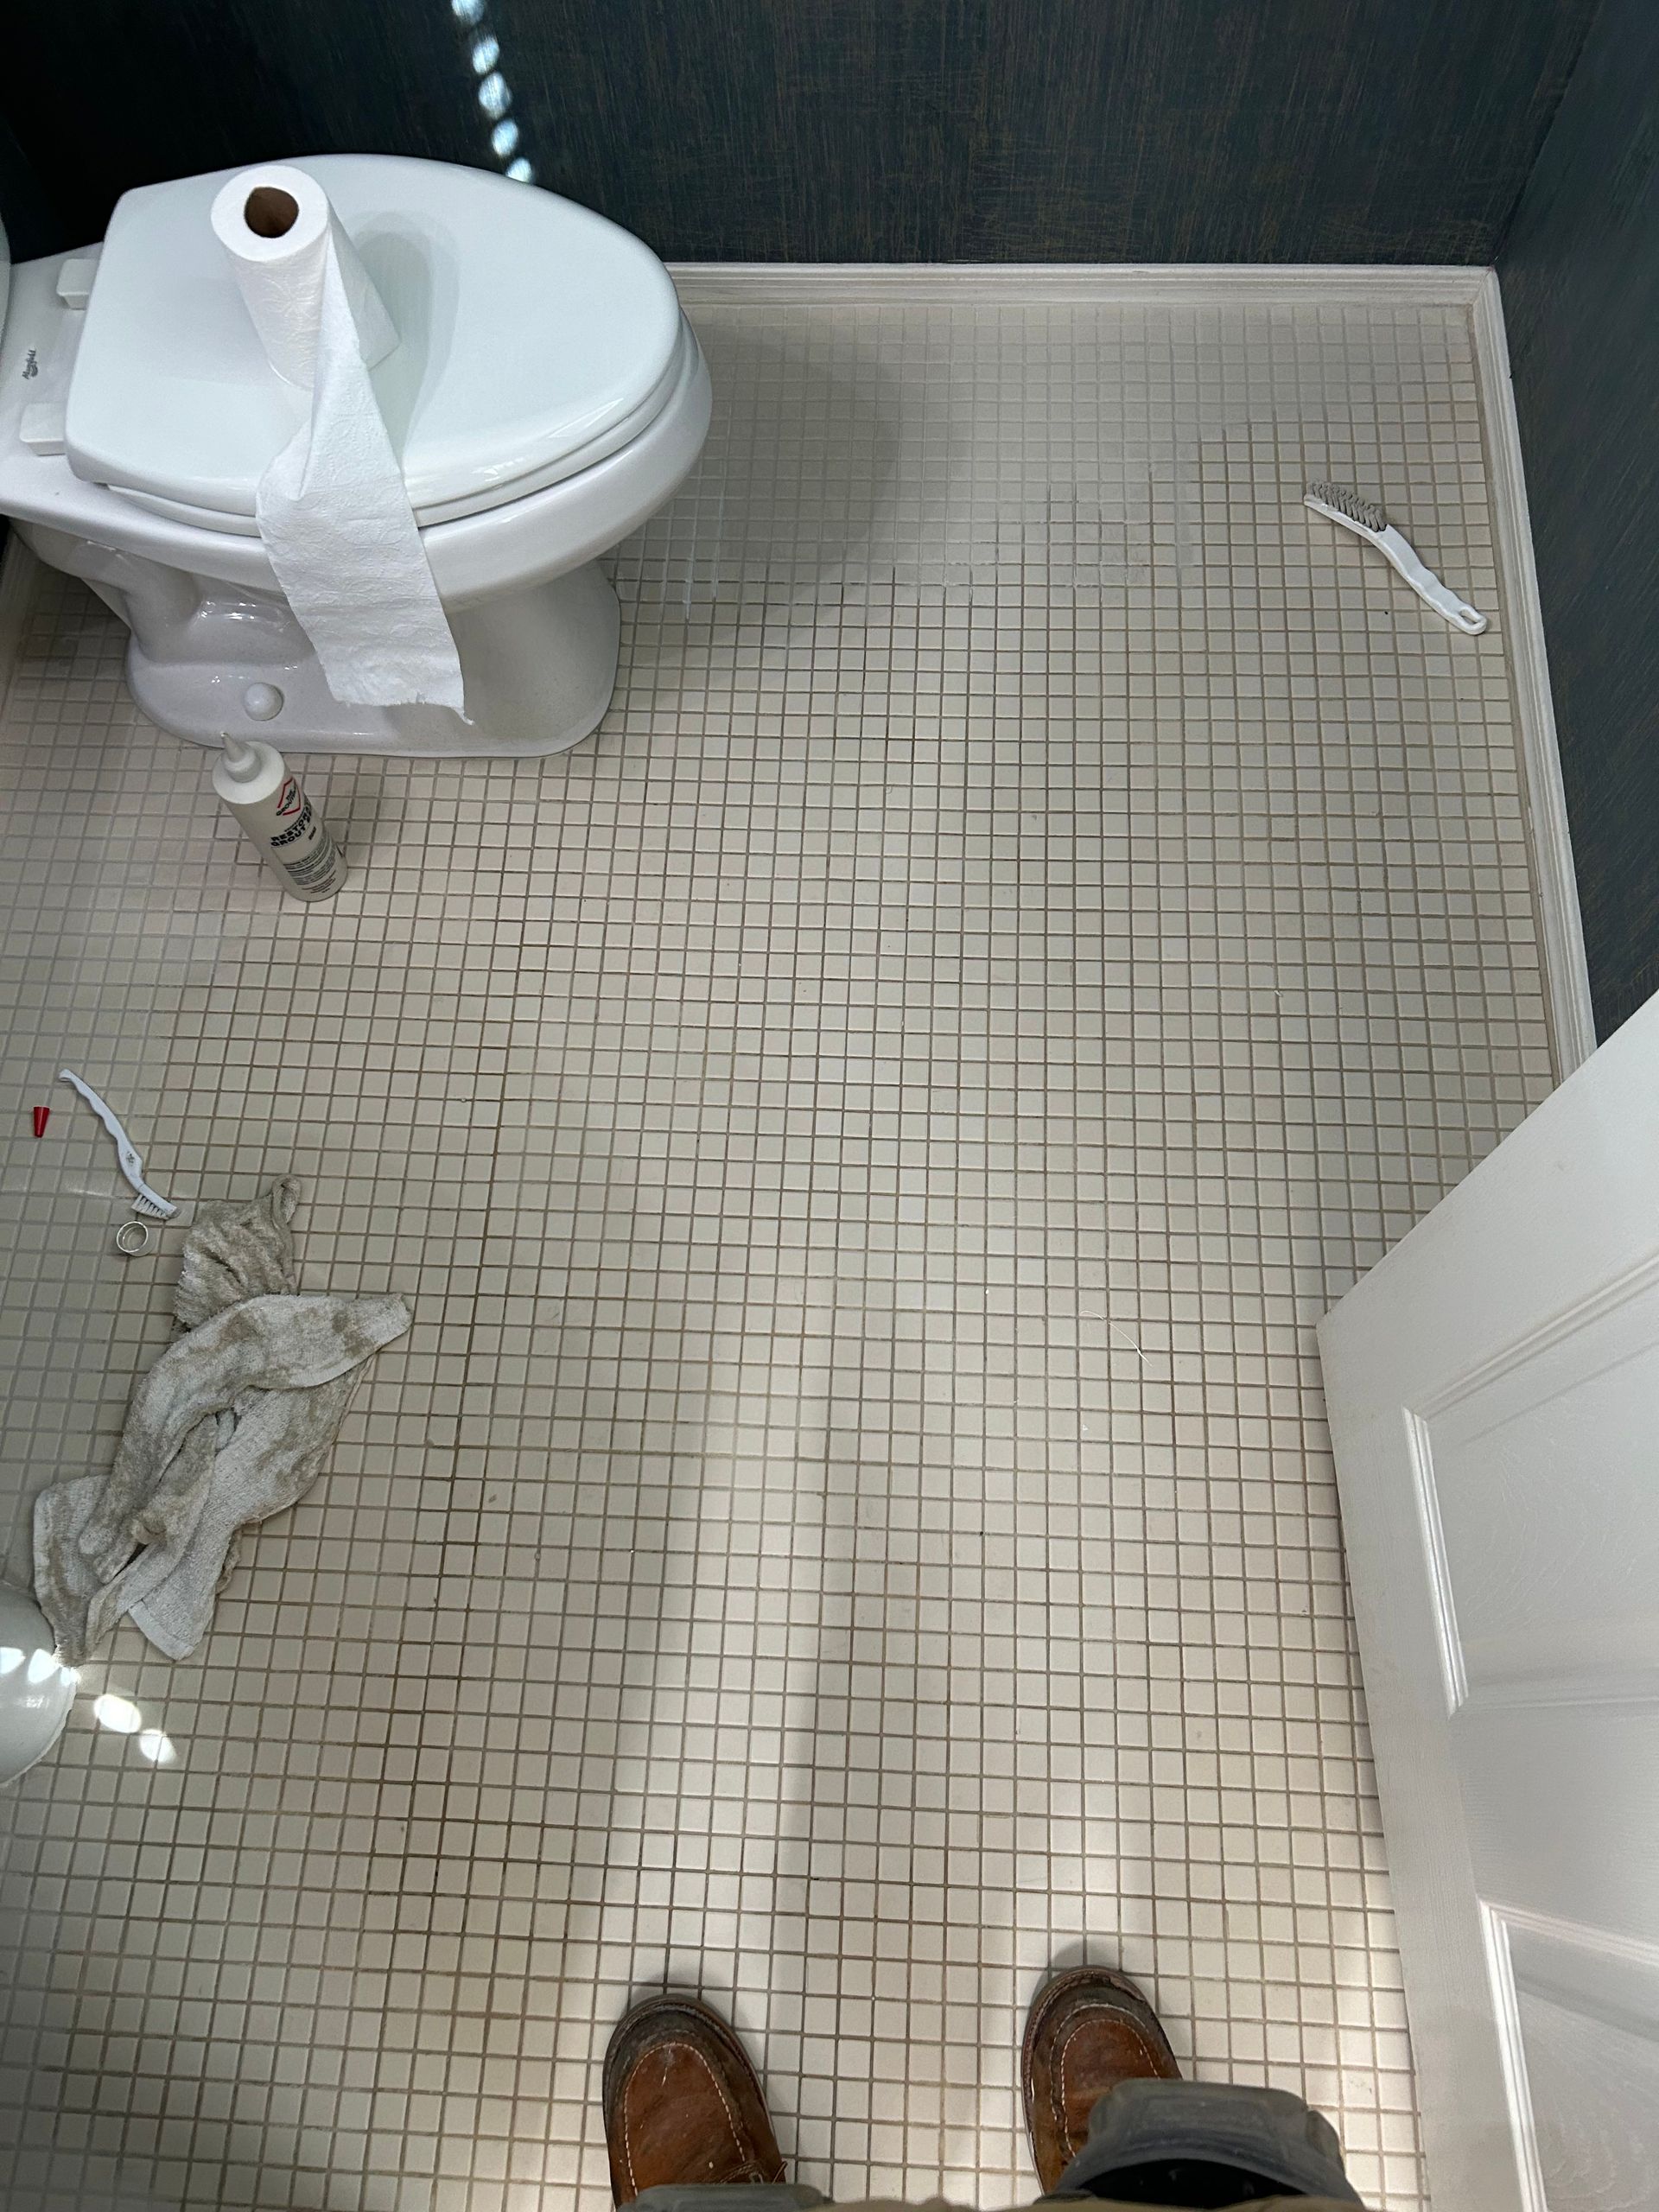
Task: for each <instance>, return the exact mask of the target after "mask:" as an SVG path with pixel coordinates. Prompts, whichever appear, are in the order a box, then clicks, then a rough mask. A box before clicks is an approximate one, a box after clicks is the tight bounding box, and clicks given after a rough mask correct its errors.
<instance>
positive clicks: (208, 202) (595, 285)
mask: <svg viewBox="0 0 1659 2212" xmlns="http://www.w3.org/2000/svg"><path fill="white" fill-rule="evenodd" d="M294 166H295V167H296V168H302V169H305V170H307V171H308V173H309V174H310V175H313V176H314V177H315V179H316V181H318V183H319V184H321V187H322V188H323V190H324V191H325V192H326V193H327V194H328V196H329V199H330V200H332V201H333V203H334V209H335V212H336V213H337V214H338V215H339V217H340V220H341V222H342V223H343V224H344V225H345V227H346V230H347V231H348V232H350V233H351V236H352V238H353V243H354V244H355V245H356V247H357V250H358V253H359V257H360V258H361V259H362V262H363V264H364V266H365V268H366V269H367V270H368V272H369V275H370V276H371V277H372V279H373V280H374V283H375V285H376V287H377V289H378V290H379V292H380V294H381V296H382V297H383V298H384V300H385V303H386V306H387V308H388V310H389V311H390V313H391V319H392V321H393V322H394V323H395V324H396V325H397V329H398V332H399V334H400V335H401V339H402V342H401V344H400V345H399V346H397V348H396V349H395V350H394V351H393V352H392V353H389V354H388V355H387V356H386V358H385V360H383V361H382V362H380V363H379V364H378V366H377V367H376V368H375V370H374V371H373V378H374V387H375V392H376V396H377V397H378V400H379V402H380V408H381V412H382V414H383V415H384V416H385V421H386V427H387V429H389V431H390V432H391V441H392V444H393V447H394V448H395V449H396V450H397V452H398V453H399V454H400V455H401V457H402V461H403V467H404V480H405V482H406V484H407V485H408V487H409V494H410V504H411V505H412V506H413V507H414V509H415V512H416V516H417V518H420V519H421V520H422V521H423V522H425V521H435V520H442V519H444V518H446V517H447V516H448V515H450V514H454V513H467V512H476V511H478V510H479V509H480V507H486V506H490V505H499V504H502V503H505V501H506V500H508V499H513V498H516V497H517V496H518V491H519V489H521V488H524V486H526V484H533V485H536V486H539V485H541V484H544V483H547V482H550V481H555V480H557V479H558V478H559V477H561V476H563V475H569V474H575V472H576V471H577V470H578V469H580V468H584V467H589V466H591V465H592V463H593V462H594V461H598V460H600V459H602V458H603V456H604V455H605V454H607V453H609V452H613V451H614V450H616V448H618V447H619V446H620V444H622V443H624V442H626V440H628V439H629V438H632V437H633V436H636V435H639V432H640V430H642V429H644V428H645V425H646V424H647V423H649V421H650V420H651V419H652V416H653V414H654V412H655V411H656V410H655V408H654V407H653V401H655V402H656V405H657V406H660V404H661V403H662V399H663V398H664V397H665V396H666V392H667V391H668V389H669V387H670V385H671V368H672V366H673V364H674V362H675V360H676V359H677V353H678V348H679V345H680V330H681V318H680V309H679V302H678V300H677V297H676V296H675V291H674V286H673V283H672V281H671V278H670V277H669V274H668V271H667V270H665V269H664V267H663V265H662V264H661V262H660V261H658V258H657V257H656V255H655V254H653V253H652V251H651V249H650V248H649V247H648V246H646V245H644V244H642V242H641V241H640V240H639V239H638V238H633V237H632V236H631V235H630V233H629V232H626V231H624V230H621V229H620V228H619V227H618V226H617V225H615V224H614V223H611V222H607V220H606V219H605V218H604V217H603V216H602V215H596V214H594V213H592V212H591V211H590V210H589V209H588V208H586V207H577V206H575V204H574V202H572V201H570V200H563V199H560V198H559V197H558V196H557V194H554V193H550V192H543V191H540V190H538V189H537V188H536V187H535V186H533V185H524V184H517V183H512V182H510V181H508V180H507V179H506V178H505V177H499V176H492V175H487V174H486V173H485V172H484V171H482V170H479V169H467V168H456V167H454V166H453V165H451V164H450V163H448V162H422V161H411V160H406V159H404V158H403V157H401V156H392V155H375V154H325V155H319V156H315V157H313V158H310V159H307V160H302V161H299V162H296V163H295V164H294ZM236 174H237V171H236V170H234V169H219V170H215V171H214V172H213V174H212V175H207V176H194V177H183V178H180V179H178V180H176V181H174V182H172V183H168V184H157V185H145V186H142V187H140V188H138V189H137V190H136V191H133V192H129V193H127V194H124V196H123V198H122V199H121V200H120V201H119V203H118V206H117V207H116V210H115V213H114V215H113V216H112V217H111V222H110V229H109V235H108V238H106V240H105V245H104V250H103V252H102V255H101V256H100V257H99V264H98V274H97V277H96V279H95V280H94V283H93V285H92V297H91V299H90V301H89V302H88V304H87V309H86V328H85V332H84V334H83V335H82V338H81V342H80V349H79V353H78V355H77V357H76V360H75V366H74V373H73V380H72V382H71V385H70V389H69V399H68V407H67V425H66V442H67V454H68V459H69V463H70V466H71V467H73V469H74V471H75V474H77V475H78V476H81V477H83V478H85V479H86V480H88V481H89V482H92V483H98V484H109V485H112V486H117V487H118V488H120V489H125V490H131V491H136V492H141V493H151V494H154V495H156V496H158V497H160V498H162V499H169V500H175V501H177V502H180V503H181V504H182V505H188V506H191V507H194V508H197V509H200V510H203V511H205V513H215V512H216V513H220V514H223V515H225V516H226V517H227V518H241V517H246V516H251V514H252V513H253V512H254V493H255V488H256V486H257V484H258V481H259V479H260V477H261V475H262V474H264V469H265V467H266V466H267V464H268V463H269V462H270V460H271V459H272V457H273V455H275V454H277V452H278V451H279V450H280V449H281V448H282V447H283V446H284V445H285V444H286V443H287V442H288V441H289V438H290V437H291V436H292V435H293V433H294V431H295V429H296V427H297V426H298V424H299V423H300V422H301V420H302V413H303V410H304V407H305V404H306V401H305V396H304V395H303V394H302V393H300V392H298V391H296V390H295V388H294V387H293V386H291V385H287V384H285V383H284V382H283V379H282V378H280V377H278V376H277V372H275V370H274V369H272V368H271V366H270V363H269V362H268V361H267V360H266V359H265V355H264V348H263V347H262V346H261V345H260V343H259V340H258V339H257V336H256V334H255V333H254V328H253V325H252V323H251V321H250V320H249V317H248V312H247V309H246V308H245V306H244V305H243V302H242V296H241V294H240V292H239V291H238V289H237V284H236V280H235V277H234V276H233V275H232V270H231V267H230V264H229V261H228V259H227V257H226V254H225V251H224V249H223V248H222V247H221V245H219V240H218V239H217V238H215V237H214V235H213V228H212V226H211V224H210V223H209V220H208V211H209V209H210V208H211V207H212V206H213V199H214V196H215V194H217V193H218V191H219V188H220V186H221V185H222V184H223V183H224V182H225V181H226V179H227V178H228V177H232V176H234V175H236Z"/></svg>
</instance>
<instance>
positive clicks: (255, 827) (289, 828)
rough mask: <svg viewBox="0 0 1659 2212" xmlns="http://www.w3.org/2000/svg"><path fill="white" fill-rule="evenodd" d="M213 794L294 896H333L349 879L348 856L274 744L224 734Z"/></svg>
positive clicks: (285, 889) (286, 889) (227, 732)
mask: <svg viewBox="0 0 1659 2212" xmlns="http://www.w3.org/2000/svg"><path fill="white" fill-rule="evenodd" d="M213 789H214V790H215V791H217V792H218V793H219V797H220V798H222V799H223V800H224V802H225V804H226V806H228V807H229V809H230V810H231V812H232V814H233V815H234V816H235V817H236V818H237V820H238V822H239V823H241V825H242V834H243V836H245V837H246V838H247V839H248V841H249V842H250V843H251V845H252V846H253V848H254V849H255V850H256V851H257V854H258V855H259V857H260V859H261V860H262V861H264V864H265V866H266V867H267V868H269V869H270V872H271V874H273V875H275V876H276V877H277V880H278V881H279V882H280V883H281V885H282V887H283V890H284V891H286V892H287V893H289V896H290V897H292V898H295V899H332V898H333V897H334V893H335V892H336V891H338V890H339V888H340V885H341V884H342V883H344V882H345V880H346V859H345V855H344V854H342V853H341V851H340V847H339V846H338V845H337V844H336V843H335V842H334V839H333V838H332V837H331V836H329V835H328V832H327V829H325V828H324V827H323V823H322V817H321V815H320V814H319V813H318V812H317V810H316V809H315V806H313V805H312V804H311V802H310V800H309V799H308V798H307V797H306V795H305V793H304V791H302V789H301V788H300V779H299V778H298V777H297V776H293V775H290V774H289V771H288V767H287V764H286V763H285V762H284V760H283V756H282V754H281V753H279V752H278V751H277V748H276V747H275V746H274V745H267V744H265V743H264V741H263V740H262V739H259V738H257V737H255V738H247V737H232V734H231V733H230V732H229V730H226V732H225V758H224V759H223V760H221V761H219V764H218V766H216V767H215V768H214V770H213Z"/></svg>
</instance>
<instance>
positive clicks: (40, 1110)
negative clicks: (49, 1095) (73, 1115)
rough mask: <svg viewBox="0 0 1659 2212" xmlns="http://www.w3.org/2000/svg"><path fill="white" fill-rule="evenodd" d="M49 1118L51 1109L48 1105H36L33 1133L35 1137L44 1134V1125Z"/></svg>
mask: <svg viewBox="0 0 1659 2212" xmlns="http://www.w3.org/2000/svg"><path fill="white" fill-rule="evenodd" d="M51 1118H52V1109H51V1108H50V1107H49V1106H37V1107H36V1108H35V1135H36V1136H37V1137H43V1136H44V1135H46V1125H47V1123H48V1122H49V1121H50V1120H51Z"/></svg>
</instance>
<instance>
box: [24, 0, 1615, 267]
mask: <svg viewBox="0 0 1659 2212" xmlns="http://www.w3.org/2000/svg"><path fill="white" fill-rule="evenodd" d="M463 4H466V0H463ZM1593 4H1594V0H486V7H485V10H484V17H483V22H482V23H481V24H480V29H484V30H487V31H489V32H491V33H493V35H494V36H496V37H497V38H498V39H499V41H500V45H501V49H502V54H501V67H502V69H503V71H504V72H505V75H506V77H507V79H508V81H509V83H510V85H511V86H512V92H513V96H514V102H515V105H514V115H515V118H516V119H517V121H518V124H519V126H520V129H521V130H522V133H523V143H522V151H523V152H524V155H525V156H527V157H528V158H529V159H530V160H531V162H533V163H534V165H535V168H536V171H537V176H538V177H539V178H540V180H541V181H543V183H546V184H550V185H551V186H553V187H554V188H556V190H559V191H562V192H568V193H569V194H571V195H572V196H573V197H574V198H575V199H578V200H584V201H586V202H587V203H588V205H590V206H593V207H599V208H601V209H603V211H604V212H605V213H607V214H610V215H613V216H614V217H615V218H616V219H618V220H619V221H620V222H622V223H625V224H626V225H627V226H628V227H629V228H630V229H632V230H634V231H636V232H639V235H640V236H641V237H642V238H645V239H647V240H648V241H649V242H650V243H651V244H652V245H654V246H655V247H656V248H657V249H658V251H659V252H661V253H663V254H664V255H665V256H667V257H670V258H684V259H734V260H795V261H815V260H829V261H835V260H870V261H908V260H922V261H952V260H979V259H984V260H1047V259H1060V260H1081V261H1120V260H1155V261H1181V260H1198V261H1211V260H1213V261H1232V260H1251V261H1273V260H1284V261H1324V260H1355V261H1464V262H1471V261H1472V262H1480V261H1485V260H1489V259H1490V258H1491V253H1492V251H1493V248H1494V246H1495V245H1496V243H1497V237H1498V233H1499V231H1500V230H1501V228H1502V226H1503V222H1504V220H1505V219H1506V218H1507V216H1508V214H1509V212H1510V208H1511V207H1513V205H1514V203H1515V200H1516V198H1517V196H1518V194H1519V193H1520V190H1521V188H1522V183H1523V182H1524V181H1525V178H1526V175H1527V172H1528V169H1529V167H1530V165H1531V163H1532V161H1533V158H1534V156H1535V154H1536V152H1537V149H1538V146H1539V144H1540V143H1541V139H1542V137H1543V134H1544V131H1545V130H1546V129H1547V127H1548V122H1549V118H1550V116H1551V114H1552V112H1553V111H1554V106H1555V104H1556V102H1557V100H1558V99H1559V97H1560V92H1561V88H1562V86H1563V84H1564V83H1565V80H1566V78H1567V73H1568V72H1569V70H1570V68H1571V66H1572V63H1573V58H1574V55H1575V54H1576V52H1577V50H1578V47H1579V44H1580V41H1581V39H1582V36H1583V34H1584V30H1585V28H1586V23H1587V22H1588V19H1589V16H1590V15H1591V13H1592V8H1593ZM474 35H476V34H475V33H470V32H469V33H463V32H461V30H460V29H458V28H457V24H456V21H455V16H454V12H453V10H452V7H451V4H450V0H67V4H63V5H59V6H49V5H48V6H42V5H33V6H30V7H28V8H18V9H16V10H11V11H10V16H9V20H8V22H7V27H6V29H5V32H4V35H3V36H4V48H5V58H4V64H3V69H0V108H3V111H4V112H5V114H6V115H7V117H8V118H9V120H10V124H11V127H12V129H13V130H14V131H15V132H16V135H17V137H18V139H19V140H20V141H21V143H22V146H23V148H24V150H25V151H26V153H27V154H28V155H29V158H30V160H31V161H32V162H33V164H34V166H35V169H36V170H37V171H38V173H39V175H41V178H42V179H43V180H44V181H45V182H46V183H47V185H48V188H49V189H50V191H51V193H52V194H53V196H54V199H55V200H56V202H57V204H58V208H59V214H60V226H61V234H62V235H61V242H63V243H66V244H67V243H72V242H73V243H79V242H84V241H86V240H88V239H91V238H94V237H96V236H97V235H98V234H99V232H100V231H101V230H102V228H103V226H104V222H105V218H106V216H107V214H108V213H109V209H110V207H111V203H112V202H113V200H115V199H116V198H117V196H118V194H120V193H121V192H122V191H124V189H125V188H127V187H128V186H129V185H131V184H137V183H143V182H148V181H152V180H154V179H156V178H158V177H163V176H175V175H186V174H188V173H190V172H191V171H194V170H198V169H207V168H217V167H219V166H221V165H224V164H226V163H231V162H251V161H254V160H261V159H267V158H270V157H271V156H280V155H284V154H303V153H317V152H324V151H334V150H339V149H352V148H360V149H367V150H371V151H381V152H397V153H411V154H425V155H431V156H440V157H442V158H443V159H445V160H448V161H459V162H479V163H480V164H482V165H484V166H489V165H490V158H491V157H490V154H489V150H488V147H487V143H486V142H487V125H486V123H485V122H484V121H483V119H482V118H480V113H479V111H478V108H477V105H476V103H475V101H474V95H473V81H472V74H471V71H470V67H469V66H468V61H467V47H468V46H469V45H470V43H471V41H472V38H473V37H474Z"/></svg>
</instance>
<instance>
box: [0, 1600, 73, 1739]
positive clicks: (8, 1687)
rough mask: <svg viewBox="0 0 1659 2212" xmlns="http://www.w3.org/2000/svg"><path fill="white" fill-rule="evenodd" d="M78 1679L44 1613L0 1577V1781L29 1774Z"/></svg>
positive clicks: (63, 1717) (57, 1732) (60, 1725)
mask: <svg viewBox="0 0 1659 2212" xmlns="http://www.w3.org/2000/svg"><path fill="white" fill-rule="evenodd" d="M79 1679H80V1678H79V1675H77V1674H76V1672H75V1670H74V1669H73V1667H66V1666H65V1665H64V1664H63V1662H61V1660H60V1659H59V1657H58V1656H57V1649H56V1642H55V1639H54V1637H53V1634H52V1631H51V1630H50V1629H49V1628H48V1626H47V1624H46V1618H45V1616H44V1615H43V1614H42V1613H41V1612H40V1611H38V1610H37V1608H36V1607H35V1605H34V1603H33V1602H32V1600H31V1599H28V1598H26V1597H25V1596H24V1595H23V1593H22V1591H21V1590H15V1589H14V1588H13V1587H12V1586H11V1585H10V1583H9V1582H0V1783H7V1782H16V1779H17V1777H18V1776H19V1775H20V1774H27V1773H28V1771H29V1768H30V1767H32V1766H33V1765H34V1764H35V1761H36V1759H41V1758H45V1757H46V1754H47V1753H48V1751H50V1750H51V1748H52V1746H53V1745H54V1744H55V1743H56V1742H57V1740H58V1738H59V1737H60V1736H61V1735H62V1733H63V1731H64V1725H65V1723H66V1722H67V1719H68V1718H69V1711H70V1707H72V1706H73V1704H74V1701H75V1685H76V1683H77V1682H78V1681H79Z"/></svg>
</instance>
